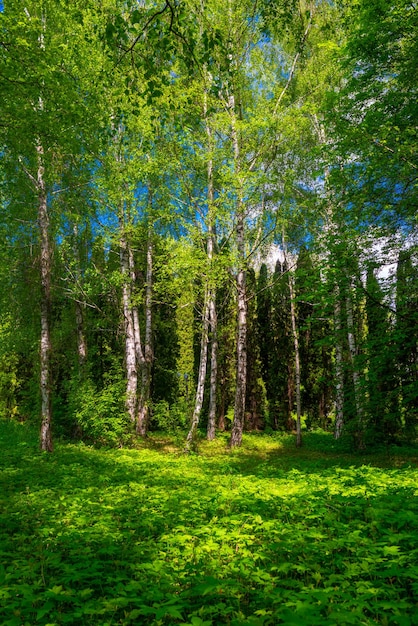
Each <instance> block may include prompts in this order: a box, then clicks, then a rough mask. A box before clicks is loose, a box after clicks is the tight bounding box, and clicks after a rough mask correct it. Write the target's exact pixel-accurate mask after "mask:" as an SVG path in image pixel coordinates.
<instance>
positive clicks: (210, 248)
mask: <svg viewBox="0 0 418 626" xmlns="http://www.w3.org/2000/svg"><path fill="white" fill-rule="evenodd" d="M207 115H208V111H207V93H206V91H205V97H204V117H205V125H206V135H207V138H208V149H209V158H208V164H207V176H208V244H207V253H208V261H209V272H210V275H209V284H210V285H211V286H210V288H209V301H208V307H209V324H210V340H211V355H210V383H209V384H210V390H209V415H208V427H207V438H208V440H209V441H212V440H213V439H215V432H216V388H217V378H218V337H217V332H218V329H217V325H218V317H217V313H216V289H215V288H214V286H213V284H212V283H213V280H212V275H211V270H212V263H213V256H214V249H215V225H214V223H215V216H214V205H213V201H214V185H213V159H212V156H211V154H212V149H213V140H212V129H211V127H210V125H209V121H208V117H207Z"/></svg>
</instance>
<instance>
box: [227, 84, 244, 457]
mask: <svg viewBox="0 0 418 626" xmlns="http://www.w3.org/2000/svg"><path fill="white" fill-rule="evenodd" d="M229 109H230V114H231V133H232V143H233V149H234V169H235V174H236V176H237V177H238V181H237V183H238V185H237V186H238V189H237V203H236V228H235V235H236V242H237V252H238V254H237V263H238V272H237V278H236V286H237V371H236V392H235V405H234V420H233V422H232V431H231V440H230V446H231V448H232V447H235V446H239V445H241V442H242V433H243V430H244V421H245V396H246V382H247V291H246V272H245V217H244V207H243V200H242V181H241V180H240V146H239V139H238V131H237V124H236V113H235V97H234V95H231V96H230V98H229Z"/></svg>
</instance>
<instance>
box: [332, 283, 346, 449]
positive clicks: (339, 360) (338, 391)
mask: <svg viewBox="0 0 418 626" xmlns="http://www.w3.org/2000/svg"><path fill="white" fill-rule="evenodd" d="M334 328H335V381H336V385H335V429H334V438H335V439H339V438H340V437H341V434H342V431H343V428H344V369H343V349H342V345H341V330H342V324H341V302H340V292H339V289H338V285H336V286H335V302H334Z"/></svg>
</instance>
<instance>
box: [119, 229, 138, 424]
mask: <svg viewBox="0 0 418 626" xmlns="http://www.w3.org/2000/svg"><path fill="white" fill-rule="evenodd" d="M120 228H121V237H120V267H121V273H122V277H123V283H122V307H123V318H124V326H125V367H126V410H127V411H128V414H129V417H130V419H131V421H132V423H133V424H134V423H135V419H136V405H137V388H138V372H137V363H136V345H135V328H134V318H133V312H132V287H131V273H130V267H129V249H128V242H127V240H126V236H125V234H124V225H123V221H122V219H120Z"/></svg>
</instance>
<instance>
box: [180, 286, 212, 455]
mask: <svg viewBox="0 0 418 626" xmlns="http://www.w3.org/2000/svg"><path fill="white" fill-rule="evenodd" d="M208 330H209V297H208V294H206V296H205V306H204V311H203V325H202V336H201V339H200V361H199V374H198V378H197V387H196V399H195V406H194V411H193V416H192V423H191V425H190V430H189V432H188V435H187V438H186V447H185V450H186V451H188V450H190V448H191V446H192V445H193V442H194V441H195V439H196V434H197V427H198V425H199V419H200V413H201V411H202V405H203V397H204V392H205V378H206V368H207V362H208Z"/></svg>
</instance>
